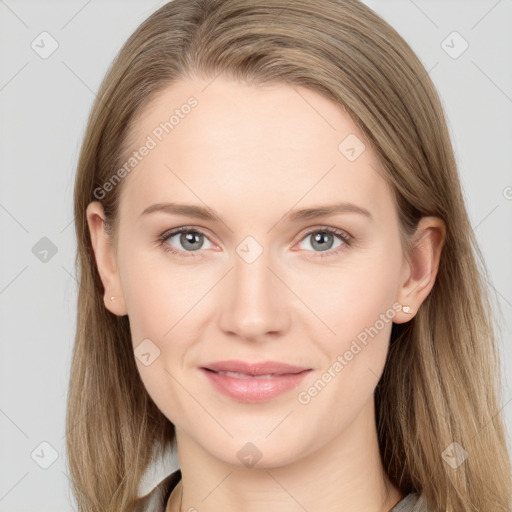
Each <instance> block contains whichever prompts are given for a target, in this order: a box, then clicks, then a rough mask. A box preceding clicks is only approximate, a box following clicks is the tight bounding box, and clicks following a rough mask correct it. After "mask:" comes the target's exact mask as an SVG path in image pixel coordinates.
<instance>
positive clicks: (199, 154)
mask: <svg viewBox="0 0 512 512" xmlns="http://www.w3.org/2000/svg"><path fill="white" fill-rule="evenodd" d="M208 84H209V85H208ZM171 116H174V117H171ZM134 133H135V138H134V139H133V141H132V142H133V145H132V147H131V150H132V151H136V152H137V154H136V155H133V153H131V155H132V158H133V160H132V161H131V163H130V162H128V165H127V167H126V168H125V170H126V169H130V170H129V172H126V176H125V177H124V178H123V180H124V182H123V183H122V195H121V203H120V224H119V233H118V234H119V238H118V246H117V254H116V258H117V259H116V264H117V269H116V272H117V274H116V275H117V276H118V278H119V286H120V288H119V290H117V294H116V293H113V295H116V299H115V303H116V304H117V306H114V305H112V308H116V307H117V308H119V307H121V306H119V304H124V305H125V306H123V307H125V311H124V313H126V314H128V316H129V322H130V327H131V332H132V340H133V347H134V350H135V355H136V363H137V367H138V370H139V372H140V375H141V378H142V380H143V382H144V385H145V387H146V389H147V391H148V393H149V395H150V396H151V398H152V399H153V400H154V402H155V403H156V404H157V406H158V407H159V408H160V410H161V411H162V412H163V413H164V414H165V415H166V417H167V418H168V419H169V420H170V421H171V422H172V423H173V424H174V425H175V426H176V428H177V432H178V436H183V438H185V437H186V438H187V439H189V440H190V441H192V442H193V443H195V444H196V445H197V446H198V447H199V448H200V449H203V450H205V451H206V452H208V453H210V454H212V455H214V456H215V457H216V458H218V459H220V460H223V461H225V462H227V463H230V464H237V465H241V464H245V465H247V461H248V460H249V459H247V456H249V457H250V456H253V459H254V460H255V459H257V458H258V457H260V456H261V460H260V462H259V465H260V466H267V467H272V466H277V465H282V464H286V463H290V462H293V461H294V460H296V459H298V458H299V457H303V456H305V455H307V454H308V453H312V452H313V451H315V450H317V449H319V448H321V447H322V446H325V445H326V444H327V443H329V442H330V441H334V440H335V439H337V438H340V437H342V436H349V435H356V433H354V432H353V431H352V432H351V433H349V431H350V429H349V427H350V426H351V425H352V424H353V423H354V420H356V419H357V418H358V417H360V415H361V414H368V411H370V410H371V407H372V400H373V392H374V389H375V387H376V385H377V382H378V380H379V378H380V375H381V373H382V370H383V367H384V363H385V360H386V355H387V351H388V343H389V339H390V332H391V327H392V322H393V321H395V322H396V321H397V320H398V321H406V320H408V319H409V318H410V317H409V318H404V317H407V315H405V314H404V313H403V312H399V306H397V299H398V292H399V289H400V287H401V286H402V284H403V283H404V281H405V280H406V278H407V276H408V272H409V267H408V265H407V264H406V262H405V256H404V254H403V253H402V248H401V245H400V238H399V225H398V218H397V212H396V209H395V205H394V203H393V200H392V195H391V192H390V190H389V189H388V188H387V186H386V184H385V182H384V180H383V179H382V178H381V177H380V175H379V174H378V172H377V170H376V169H377V168H378V167H379V162H378V161H377V159H376V157H375V155H374V154H373V153H372V150H371V149H370V147H369V145H368V144H367V143H366V142H364V138H363V135H362V133H361V132H360V130H359V129H358V128H357V127H356V125H355V124H354V123H353V122H352V121H351V119H350V117H349V116H348V115H347V114H346V113H345V112H344V111H343V110H342V109H340V108H339V107H338V106H337V105H336V104H335V103H333V102H331V101H330V100H328V99H326V98H325V97H323V96H321V95H319V94H318V93H316V92H313V91H311V90H308V89H305V88H301V87H297V86H294V87H293V88H292V87H291V86H289V85H284V84H279V85H266V86H249V85H246V84H244V83H238V82H234V81H228V80H227V79H225V78H222V77H218V78H216V79H215V80H213V81H212V82H206V81H204V82H203V81H200V80H189V81H183V82H180V83H179V84H177V85H173V86H172V87H170V88H168V89H166V90H165V91H164V92H162V93H161V94H160V95H159V96H158V97H156V98H155V100H154V101H152V102H151V104H150V105H149V106H148V107H147V108H146V109H145V111H144V113H143V115H142V117H141V118H140V119H138V121H137V123H136V127H135V132H134ZM363 144H365V146H363ZM143 147H146V148H147V149H146V150H144V149H141V148H143ZM122 174H124V173H121V175H122ZM112 186H114V185H112ZM118 186H119V185H118ZM170 203H172V204H173V205H175V206H177V205H180V207H182V209H181V212H180V211H178V209H177V208H174V207H172V208H171V207H168V208H167V209H165V208H156V207H155V206H154V205H160V206H161V205H164V204H170ZM340 204H344V205H345V206H344V207H340V208H338V209H336V210H335V211H333V212H331V213H329V212H327V211H326V212H323V213H322V212H321V211H320V210H322V209H326V210H327V209H330V208H332V207H333V206H334V205H340ZM349 204H350V207H349V206H347V205H349ZM185 206H186V207H187V208H185ZM310 209H311V210H312V212H310V213H309V214H308V213H307V212H306V210H310ZM358 210H360V211H358ZM194 211H195V212H210V213H211V216H210V217H211V218H208V217H207V216H206V215H205V214H204V213H202V214H201V215H197V214H192V213H193V212H194ZM361 212H366V213H361ZM182 227H186V228H187V230H188V231H186V232H185V233H183V234H180V233H177V234H173V233H169V231H171V230H173V229H177V228H182ZM326 230H328V231H326ZM166 233H167V234H166ZM164 234H166V236H165V237H164V238H165V240H163V243H162V244H161V245H160V244H159V243H158V239H159V237H160V236H161V235H164ZM109 295H110V293H109ZM113 310H114V309H113ZM117 312H118V313H119V309H118V310H117ZM226 360H237V361H244V362H248V363H261V362H268V361H277V362H282V363H286V364H290V365H295V366H298V367H301V368H305V369H307V370H308V371H306V372H304V373H303V374H302V375H301V376H300V377H297V375H295V377H289V376H288V377H286V376H281V377H278V378H276V377H273V378H271V379H269V380H267V383H265V380H264V379H262V378H261V377H260V378H259V379H255V378H254V377H248V376H247V375H246V376H245V378H244V379H241V378H236V377H237V376H236V375H235V376H232V378H229V377H228V376H224V377H222V376H219V375H217V377H213V376H212V372H209V371H208V370H205V369H204V367H206V366H208V365H210V364H211V363H215V362H219V361H226ZM283 371H284V370H283ZM268 373H272V372H268ZM238 377H241V376H240V375H239V376H238ZM215 382H217V383H218V382H220V383H221V384H217V385H215ZM280 385H283V388H284V390H283V389H281V392H278V391H276V390H277V389H278V388H279V386H280ZM221 386H226V388H227V390H228V391H227V392H224V391H220V390H219V387H221ZM290 386H291V388H290ZM251 390H252V391H251ZM178 441H179V437H178ZM248 443H252V444H248Z"/></svg>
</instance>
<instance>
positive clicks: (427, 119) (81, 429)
mask: <svg viewBox="0 0 512 512" xmlns="http://www.w3.org/2000/svg"><path fill="white" fill-rule="evenodd" d="M219 73H223V74H224V75H226V76H229V77H233V78H236V79H243V80H246V81H248V82H250V83H253V84H255V85H257V84H262V83H272V82H275V83H289V84H297V85H302V86H306V87H309V88H311V89H313V90H315V91H317V92H319V93H321V94H323V95H325V96H327V97H329V98H330V99H333V100H334V101H336V102H337V104H339V106H340V108H343V109H344V110H345V111H346V112H347V113H348V114H349V115H350V116H351V118H352V119H353V121H354V122H355V123H356V124H357V125H358V126H359V127H360V129H361V130H362V131H363V133H364V134H365V136H366V137H367V140H368V143H369V144H370V145H371V147H372V150H373V151H375V153H376V154H377V156H378V157H379V159H380V161H381V162H382V166H383V169H384V170H385V178H386V180H387V182H388V183H389V185H390V187H391V189H392V191H393V194H394V197H395V201H396V205H397V210H398V212H399V219H400V229H401V236H402V241H403V244H404V247H407V243H408V240H409V239H410V235H411V234H412V233H413V231H414V228H415V227H416V226H417V223H418V221H419V219H420V218H421V217H423V216H430V215H432V216H436V217H440V218H441V219H443V221H444V222H445V224H446V228H447V232H446V239H445V243H444V246H443V252H442V255H441V261H440V264H439V268H438V275H437V280H436V283H435V285H434V287H433V289H432V290H431V293H430V294H429V296H428V297H427V298H426V300H425V301H424V303H423V304H422V306H421V308H420V309H419V311H418V312H417V314H416V315H415V317H414V318H413V319H412V320H411V321H409V322H407V323H405V324H399V325H398V324H394V325H393V329H392V333H391V345H390V350H389V354H388V359H387V362H386V366H385V368H384V373H383V375H382V378H381V380H380V381H379V383H378V386H377V389H376V392H375V404H376V414H377V429H378V435H379V443H380V448H381V456H382V461H383V465H384V468H385V469H386V471H387V473H388V475H389V477H390V479H391V481H392V482H393V483H394V484H395V485H396V486H397V487H398V488H399V489H400V491H401V492H402V493H403V494H407V493H409V492H411V491H417V492H421V493H422V494H423V496H424V499H425V500H426V502H427V503H428V505H429V507H430V508H431V510H433V511H436V512H437V511H439V512H441V511H442V512H444V511H446V510H450V511H456V512H469V511H477V510H481V511H486V512H491V511H498V510H500V511H505V510H508V509H509V507H510V506H511V495H512V483H511V475H510V458H509V452H508V449H507V444H506V436H505V431H504V422H503V418H502V416H501V413H500V405H499V404H500V396H499V393H500V391H501V382H500V379H499V360H498V358H497V347H496V346H495V332H494V326H493V324H492V311H491V306H490V301H489V297H488V294H489V291H488V289H487V288H486V286H485V282H484V280H485V279H487V278H488V277H487V276H488V274H487V270H486V267H485V263H484V261H483V258H482V255H481V253H480V250H479V248H478V245H477V243H476V241H475V237H474V234H473V231H472V228H471V225H470V222H469V220H468V215H467V212H466V208H465V204H464V201H463V197H462V193H461V187H460V182H459V177H458V174H457V168H456V162H455V159H454V154H453V149H452V146H451V141H450V138H449V133H448V130H447V126H446V121H445V117H444V112H443V109H442V107H441V104H440V101H439V97H438V94H437V92H436V90H435V88H434V85H433V83H432V81H431V79H430V77H429V75H428V73H427V71H426V70H425V68H424V67H423V65H422V64H421V62H420V61H419V59H418V58H417V56H416V55H415V54H414V52H413V51H412V49H411V48H410V47H409V45H408V44H407V43H406V42H405V41H404V40H403V39H402V37H401V36H400V35H399V34H398V33H397V32H396V31H395V30H394V29H393V28H392V27H391V26H390V25H389V24H388V23H386V22H385V21H384V20H383V19H382V18H380V17H379V16H378V15H377V14H375V13H374V12H373V11H372V10H371V9H369V8H368V7H366V6H365V5H364V4H362V3H360V2H359V1H357V0H294V1H293V2H290V1H288V0H174V1H172V2H169V3H167V4H166V5H164V6H163V7H161V8H160V9H159V10H158V11H156V12H155V13H154V14H153V15H151V16H150V17H149V18H148V19H147V20H146V21H144V22H143V23H142V24H141V25H140V26H139V28H138V29H137V30H136V31H135V33H134V34H133V35H132V36H131V37H130V38H129V40H128V41H127V42H126V43H125V45H124V46H123V48H122V49H121V51H120V52H119V55H118V56H117V58H116V59H115V61H114V63H113V65H112V66H111V68H110V69H109V71H108V73H107V75H106V77H105V79H104V81H103V83H102V85H101V88H100V90H99V93H98V98H97V100H96V101H95V103H94V106H93V108H92V112H91V115H90V118H89V123H88V126H87V130H86V133H85V137H84V141H83V145H82V149H81V154H80V158H79V163H78V170H77V175H76V184H75V227H76V235H77V242H78V251H77V257H76V267H77V269H76V270H77V276H78V277H79V282H80V287H79V296H78V312H77V329H76V340H75V346H74V351H73V359H72V366H71V379H70V385H69V395H68V411H67V451H68V461H69V468H70V474H71V478H72V484H73V492H74V495H75V498H76V500H77V503H78V507H79V510H80V511H81V512H92V511H95V512H97V511H101V512H105V511H107V512H109V511H112V512H114V511H116V512H119V511H125V510H126V511H127V510H130V504H131V503H132V502H133V500H134V499H135V498H136V496H137V490H138V486H139V483H140V481H141V478H142V476H143V474H144V472H145V471H146V469H148V467H149V465H150V464H151V463H152V462H153V460H154V459H153V454H159V453H162V452H163V451H164V450H165V449H167V448H170V447H171V445H172V443H173V441H174V436H175V432H174V426H173V425H172V423H171V422H170V421H169V420H168V419H167V418H166V417H165V416H164V415H163V414H162V412H161V411H160V410H159V409H158V408H157V407H156V405H155V404H154V403H153V401H152V400H151V398H150V397H149V395H148V393H147V391H146V389H145V388H144V385H143V383H142V381H141V379H140V376H139V373H138V371H137V367H136V364H135V361H134V354H133V349H132V343H131V336H130V329H129V323H128V318H127V316H124V317H117V316H115V315H113V314H111V313H110V312H109V311H108V310H106V308H105V306H104V303H103V300H102V297H103V293H104V290H103V286H102V282H101V279H100V277H99V273H98V270H97V268H96V264H95V259H94V253H93V250H92V246H91V239H90V235H89V231H88V225H87V219H86V207H87V205H88V204H89V203H90V202H91V201H95V200H97V199H98V194H97V190H98V187H101V186H102V185H103V184H104V183H106V182H107V181H108V180H109V179H110V178H111V177H112V176H113V175H114V173H115V172H116V171H117V170H118V169H119V167H120V166H121V165H122V162H123V153H124V152H125V151H126V149H127V148H128V147H129V142H130V127H132V126H133V124H134V121H135V120H136V117H137V115H139V114H140V113H141V112H142V110H143V109H144V107H145V105H147V103H148V101H149V100H150V99H152V98H153V97H154V96H155V95H156V94H158V92H159V91H162V90H163V89H164V88H167V87H169V86H170V85H172V84H173V83H174V82H175V81H177V80H179V79H183V78H187V77H190V76H201V77H207V78H210V79H214V78H215V77H216V76H217V75H218V74H219ZM134 172H136V171H134ZM122 186H123V182H122V181H121V182H120V183H119V185H118V186H115V187H113V189H112V190H111V191H110V192H109V193H107V194H103V195H102V197H101V202H102V204H103V206H104V209H105V215H106V221H107V226H108V227H109V228H110V229H111V234H112V236H113V237H114V240H115V235H116V226H117V221H118V215H117V214H118V204H119V194H120V191H121V189H122ZM95 191H96V193H95ZM453 442H456V443H458V444H459V445H460V446H461V447H462V448H463V449H464V450H465V451H466V452H467V454H468V456H467V459H466V460H465V461H464V462H463V463H462V464H460V465H459V466H458V467H457V468H453V467H451V466H450V465H449V464H447V463H446V462H445V461H444V460H443V457H442V454H443V453H445V450H446V449H449V447H450V445H451V443H453Z"/></svg>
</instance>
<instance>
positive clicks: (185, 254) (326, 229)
mask: <svg viewBox="0 0 512 512" xmlns="http://www.w3.org/2000/svg"><path fill="white" fill-rule="evenodd" d="M183 232H185V233H197V234H201V235H203V236H205V237H206V234H205V233H203V232H202V231H200V230H198V229H195V228H192V227H189V226H182V227H179V228H175V229H172V230H168V231H165V232H164V233H162V234H161V235H160V236H159V237H158V238H157V240H156V244H157V245H158V246H159V247H162V249H163V250H164V251H165V252H170V253H172V254H174V255H176V256H178V257H180V258H189V257H196V256H195V254H194V253H195V252H199V251H178V250H176V249H175V248H174V247H173V246H171V245H169V244H166V243H165V241H166V240H167V239H168V238H170V237H172V236H174V235H177V234H179V233H183ZM314 233H331V234H333V235H336V236H338V237H339V238H340V239H341V240H342V242H343V244H342V245H340V246H339V247H338V248H336V249H331V250H328V251H312V252H315V254H317V255H318V256H315V257H320V258H326V257H329V256H337V255H338V254H340V253H342V252H343V251H345V250H346V249H347V247H350V246H351V245H352V242H353V238H352V237H351V236H350V235H348V234H347V233H345V231H342V230H340V229H337V228H332V227H330V226H322V227H320V228H315V229H313V230H311V231H308V232H307V233H305V235H304V236H303V237H302V238H301V240H300V241H302V240H304V239H305V238H307V237H308V236H311V235H312V234H314ZM206 238H208V237H206ZM308 252H310V251H308Z"/></svg>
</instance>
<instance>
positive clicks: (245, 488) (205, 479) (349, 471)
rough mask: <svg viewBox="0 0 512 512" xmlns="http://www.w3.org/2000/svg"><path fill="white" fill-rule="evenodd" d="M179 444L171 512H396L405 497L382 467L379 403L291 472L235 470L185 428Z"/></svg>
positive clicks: (268, 467) (282, 468)
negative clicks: (377, 417) (179, 476)
mask: <svg viewBox="0 0 512 512" xmlns="http://www.w3.org/2000/svg"><path fill="white" fill-rule="evenodd" d="M176 440H177V446H178V456H179V461H180V468H181V473H182V480H181V482H180V484H179V485H178V486H177V487H176V488H175V490H174V492H173V494H172V496H171V499H170V500H169V503H168V507H167V511H168V512H178V511H180V506H181V512H185V511H189V510H192V511H193V510H200V511H201V512H213V511H218V510H223V511H225V512H234V511H237V512H240V511H243V512H256V511H261V510H265V512H278V511H279V512H292V511H293V512H296V511H297V510H299V509H300V508H302V509H304V510H308V512H316V511H322V512H342V511H347V512H348V511H350V512H388V511H389V510H390V509H391V508H392V507H393V506H394V505H395V504H396V503H397V502H398V501H399V500H400V499H401V498H402V496H401V494H400V492H399V490H398V489H397V488H396V487H395V486H393V485H392V483H391V482H390V481H389V479H388V477H387V475H386V473H385V471H384V469H383V467H382V464H381V459H380V453H379V446H378V438H377V430H376V424H375V416H374V405H373V400H371V402H369V403H368V406H367V407H365V409H363V410H362V411H361V414H360V415H359V416H358V417H357V418H356V419H355V420H354V421H353V422H352V424H351V425H349V426H348V427H347V428H346V429H345V430H344V431H343V432H342V433H341V434H340V435H338V436H337V437H336V438H334V439H332V440H330V441H329V442H327V443H325V444H323V445H322V446H321V447H320V448H319V449H317V450H314V451H312V452H311V453H309V454H308V455H306V456H304V457H295V458H294V459H292V461H291V462H290V463H288V464H284V465H282V464H281V465H272V464H271V460H270V458H268V462H267V463H266V464H264V463H263V461H264V457H262V459H261V460H260V461H259V463H258V464H256V466H254V467H250V468H249V467H245V466H243V465H235V464H230V463H227V462H226V461H223V460H219V459H218V458H217V457H214V456H212V455H211V454H210V453H209V452H208V451H206V450H205V449H204V448H203V447H202V446H200V445H199V444H198V443H196V442H195V441H194V439H192V438H191V437H190V436H188V435H187V434H186V433H185V432H184V431H183V430H180V429H177V430H176ZM239 444H240V445H241V446H242V445H243V444H244V442H242V441H241V442H240V443H239ZM263 453H265V451H264V450H263Z"/></svg>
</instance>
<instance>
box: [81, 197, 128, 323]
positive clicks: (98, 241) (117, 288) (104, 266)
mask: <svg viewBox="0 0 512 512" xmlns="http://www.w3.org/2000/svg"><path fill="white" fill-rule="evenodd" d="M86 211H87V224H88V225H89V232H90V235H91V242H92V248H93V250H94V257H95V259H96V265H97V267H98V272H99V274H100V278H101V281H102V283H103V288H104V289H105V293H104V296H103V302H104V303H105V307H106V308H107V309H108V310H109V311H110V312H111V313H114V314H115V315H118V316H123V315H126V314H127V311H126V304H125V301H124V296H123V291H122V288H121V279H120V276H119V272H118V268H117V263H116V252H115V249H114V246H113V243H112V239H111V237H110V236H109V235H108V234H107V233H106V231H105V228H104V219H105V213H104V210H103V205H102V204H101V203H100V202H99V201H93V202H92V203H89V205H88V206H87V210H86ZM111 297H114V300H111V299H110V298H111Z"/></svg>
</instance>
